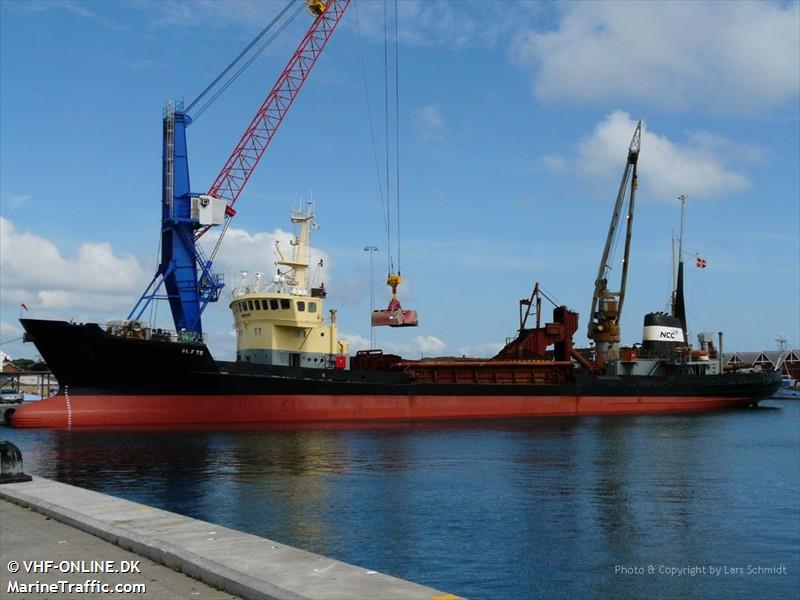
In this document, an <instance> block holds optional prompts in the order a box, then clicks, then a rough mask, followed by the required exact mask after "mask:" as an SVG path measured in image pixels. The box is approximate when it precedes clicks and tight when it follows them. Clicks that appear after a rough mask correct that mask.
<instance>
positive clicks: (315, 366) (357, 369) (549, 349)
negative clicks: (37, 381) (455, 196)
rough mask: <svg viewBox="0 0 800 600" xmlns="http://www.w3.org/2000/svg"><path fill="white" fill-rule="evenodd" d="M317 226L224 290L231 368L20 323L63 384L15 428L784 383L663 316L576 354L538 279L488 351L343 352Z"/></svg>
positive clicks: (163, 343)
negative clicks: (629, 337)
mask: <svg viewBox="0 0 800 600" xmlns="http://www.w3.org/2000/svg"><path fill="white" fill-rule="evenodd" d="M313 218H314V215H313V213H312V212H311V210H310V209H308V210H306V211H304V212H302V213H301V212H296V213H294V214H293V216H292V221H293V222H294V223H295V224H296V225H297V226H298V227H299V234H298V235H297V236H296V238H295V239H294V242H293V255H292V256H290V257H288V258H287V259H283V257H281V258H280V260H279V261H278V265H279V267H283V268H284V270H281V269H280V268H279V269H278V274H277V275H276V276H275V277H274V278H273V279H271V280H270V281H268V282H266V283H265V282H264V279H263V278H262V277H259V276H256V279H255V281H252V280H251V281H248V280H247V279H246V278H245V277H243V279H242V282H241V283H240V284H239V285H238V286H237V287H236V288H235V289H234V290H233V294H232V301H231V303H230V309H231V311H232V314H233V319H234V324H235V328H236V334H237V350H236V360H235V361H216V360H214V358H213V357H212V355H211V352H210V350H209V349H208V347H207V345H206V344H205V343H203V342H202V341H201V340H197V339H186V338H185V337H182V336H181V335H180V334H178V333H175V332H169V331H165V330H162V329H154V328H151V327H149V326H148V325H146V324H144V323H141V322H138V321H131V320H122V321H116V322H111V323H108V324H106V326H105V327H101V326H99V325H98V324H94V323H86V324H82V323H69V322H65V321H48V320H37V319H22V320H21V323H22V325H23V327H24V328H25V332H26V336H27V338H28V339H29V340H31V341H33V342H34V343H35V344H36V347H37V349H38V350H39V352H40V353H41V355H42V357H43V358H44V360H45V361H46V362H47V364H48V366H49V367H50V369H51V370H52V371H53V373H54V375H55V376H56V378H57V379H58V381H59V383H60V389H59V392H58V394H57V395H56V396H54V397H51V398H48V399H46V400H42V401H39V402H35V403H30V404H28V405H25V406H23V407H22V408H20V409H19V410H18V411H17V412H16V414H14V415H13V418H12V423H13V425H14V426H15V427H49V428H76V427H125V426H212V427H213V426H223V425H278V426H292V425H306V426H307V425H312V426H313V425H315V424H318V425H323V424H326V423H327V424H330V423H339V424H356V423H370V422H381V421H384V422H386V421H392V422H402V421H418V420H435V419H490V418H519V417H554V416H562V417H563V416H575V415H617V414H648V413H681V412H702V411H713V410H719V409H728V408H737V407H746V406H750V405H755V404H757V403H758V402H759V400H761V399H762V398H764V397H769V396H771V395H772V393H773V392H774V391H775V390H776V389H777V388H778V386H779V385H780V375H779V374H777V373H767V372H765V373H723V372H722V371H721V370H720V368H719V367H720V364H721V363H720V361H719V358H720V356H721V355H720V353H719V352H717V350H716V348H714V347H713V344H712V343H711V342H710V340H708V339H706V340H703V348H702V349H700V350H692V349H690V348H688V347H687V346H686V344H685V342H684V331H683V325H682V323H681V321H680V320H679V319H678V318H677V317H675V316H672V315H667V314H662V313H652V314H649V315H646V316H645V322H644V339H643V342H642V344H641V345H639V346H637V347H631V348H624V347H623V348H619V350H618V352H619V357H618V358H614V359H612V360H605V361H600V360H598V356H597V355H596V352H597V350H595V352H594V353H589V352H585V351H584V352H581V351H578V350H577V349H576V348H574V347H573V336H574V334H575V332H576V331H577V329H578V314H577V313H575V312H573V311H571V310H569V309H568V308H567V307H565V306H554V308H553V312H552V314H553V318H552V321H551V322H548V323H542V322H541V316H542V314H543V313H542V298H543V297H544V295H543V293H542V292H541V290H540V289H539V286H538V285H537V286H535V287H534V290H533V293H532V294H531V296H530V297H529V298H527V299H525V300H523V301H521V304H520V308H521V309H522V312H521V314H522V318H521V320H520V328H519V331H518V335H517V336H516V337H515V339H513V340H511V341H510V342H509V343H508V344H507V345H506V346H505V347H504V348H503V349H502V350H501V351H500V352H499V353H498V354H497V355H496V356H495V357H492V358H489V359H483V360H476V359H463V358H461V359H456V358H447V359H420V360H405V359H403V358H401V357H400V356H396V355H391V354H384V353H383V352H382V351H380V350H366V351H359V352H357V353H355V355H354V356H350V354H349V347H348V344H347V342H346V341H344V340H342V339H340V338H339V334H338V328H337V323H336V311H335V310H331V311H329V312H328V314H327V315H326V314H325V303H326V301H327V298H326V297H327V290H326V289H325V287H324V285H322V284H320V285H319V286H315V283H314V282H312V281H309V279H310V276H309V269H308V256H309V251H308V244H309V232H310V226H311V223H312V221H313ZM605 309H606V310H609V309H610V307H609V306H606V307H605ZM398 310H400V309H398ZM376 312H380V313H383V312H385V311H376ZM380 316H381V317H382V318H384V317H385V315H380ZM400 318H402V317H401V316H399V315H398V319H400ZM531 319H535V321H536V322H535V323H533V324H532V326H531V327H528V321H530V320H531ZM601 364H602V366H600V365H601Z"/></svg>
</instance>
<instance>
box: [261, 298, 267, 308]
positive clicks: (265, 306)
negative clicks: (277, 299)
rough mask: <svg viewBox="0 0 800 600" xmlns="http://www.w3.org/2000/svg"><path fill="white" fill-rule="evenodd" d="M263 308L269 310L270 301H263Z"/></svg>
mask: <svg viewBox="0 0 800 600" xmlns="http://www.w3.org/2000/svg"><path fill="white" fill-rule="evenodd" d="M261 310H269V303H268V302H267V301H266V300H262V301H261Z"/></svg>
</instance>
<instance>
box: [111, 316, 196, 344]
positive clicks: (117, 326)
mask: <svg viewBox="0 0 800 600" xmlns="http://www.w3.org/2000/svg"><path fill="white" fill-rule="evenodd" d="M104 329H105V332H106V333H108V334H111V335H116V336H119V337H124V338H130V339H138V340H153V341H161V342H174V343H177V344H204V343H206V340H207V334H205V333H204V334H202V335H198V334H197V333H196V332H194V331H189V330H186V329H184V330H182V331H176V330H174V329H164V328H160V327H151V326H150V325H148V324H146V323H142V322H140V321H133V320H125V321H109V322H107V323H106V324H105V326H104Z"/></svg>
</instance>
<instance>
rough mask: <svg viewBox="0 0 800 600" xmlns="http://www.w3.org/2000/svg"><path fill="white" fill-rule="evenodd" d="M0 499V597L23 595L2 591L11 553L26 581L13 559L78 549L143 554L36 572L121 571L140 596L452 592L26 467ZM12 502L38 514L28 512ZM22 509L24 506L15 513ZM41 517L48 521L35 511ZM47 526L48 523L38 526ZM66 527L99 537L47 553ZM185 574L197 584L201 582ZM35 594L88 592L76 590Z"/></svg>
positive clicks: (280, 598) (319, 599)
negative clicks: (124, 568)
mask: <svg viewBox="0 0 800 600" xmlns="http://www.w3.org/2000/svg"><path fill="white" fill-rule="evenodd" d="M0 499H2V500H6V501H8V502H12V503H14V504H17V505H19V506H8V505H7V504H6V503H2V502H0V506H2V508H3V512H2V513H1V516H2V522H3V527H2V533H3V537H2V538H1V539H0V548H1V549H2V565H0V573H2V574H3V577H2V580H0V581H2V587H3V589H2V591H0V597H3V598H6V597H7V598H14V597H31V595H30V594H19V593H13V594H8V593H7V589H8V588H7V586H8V582H9V578H11V577H16V575H12V574H9V571H8V567H9V564H8V563H9V561H17V562H18V563H19V565H20V567H21V568H20V571H19V573H18V574H17V575H18V576H19V581H20V582H22V581H23V576H24V578H25V580H26V581H31V580H34V581H35V580H36V579H37V577H33V578H31V577H30V574H29V573H24V568H23V567H24V563H23V561H29V562H30V561H33V560H38V561H41V560H51V561H54V563H56V564H58V563H59V562H60V561H62V560H67V561H75V562H78V563H80V561H81V560H82V559H84V562H85V564H83V563H82V566H83V567H88V566H90V562H91V561H111V560H113V561H116V563H115V564H116V565H119V564H123V561H126V562H125V563H124V564H129V563H127V561H130V560H137V559H139V557H143V558H145V559H148V560H149V561H152V563H151V562H148V563H147V564H145V562H144V561H142V563H141V564H140V565H139V569H140V570H141V574H132V573H131V574H124V575H123V574H121V573H96V572H92V573H89V572H88V571H85V570H84V571H83V572H81V573H78V574H76V573H69V574H63V573H62V572H55V573H53V572H51V573H49V574H42V576H41V577H38V579H40V580H41V581H42V582H45V581H49V580H50V579H52V578H55V580H54V581H56V580H70V581H75V582H81V583H82V582H84V581H85V580H91V579H96V580H99V581H107V582H109V583H113V584H117V583H120V582H123V581H125V582H134V583H147V584H148V594H147V595H146V596H141V597H145V598H146V597H150V598H165V599H167V598H209V599H210V600H216V599H217V598H232V597H234V596H238V597H240V598H244V599H257V600H306V599H308V600H361V599H364V600H368V599H386V600H395V599H397V600H406V599H408V600H458V597H457V596H454V595H452V594H447V593H444V592H440V591H437V590H435V589H433V588H430V587H426V586H423V585H419V584H416V583H412V582H409V581H404V580H402V579H398V578H396V577H391V576H389V575H384V574H382V573H378V572H376V571H371V570H368V569H364V568H361V567H357V566H354V565H349V564H347V563H343V562H340V561H337V560H333V559H330V558H327V557H324V556H320V555H318V554H313V553H311V552H306V551H304V550H300V549H297V548H293V547H291V546H286V545H284V544H279V543H278V542H273V541H271V540H268V539H265V538H260V537H257V536H254V535H250V534H246V533H242V532H239V531H235V530H233V529H228V528H226V527H220V526H218V525H213V524H211V523H207V522H205V521H200V520H197V519H192V518H189V517H184V516H182V515H178V514H175V513H171V512H168V511H165V510H160V509H157V508H153V507H150V506H145V505H142V504H137V503H135V502H130V501H128V500H123V499H121V498H114V497H112V496H107V495H105V494H101V493H98V492H93V491H90V490H86V489H83V488H78V487H75V486H71V485H67V484H63V483H58V482H56V481H51V480H48V479H43V478H40V477H34V478H33V480H32V481H30V482H25V483H6V484H2V485H0ZM20 506H21V507H27V508H30V509H32V510H33V511H36V512H37V513H40V514H41V515H44V517H40V515H33V514H30V512H29V511H25V510H24V509H20V508H19V507H20ZM20 511H22V512H20ZM22 513H27V515H25V518H23V515H22ZM46 517H49V518H50V519H52V520H55V521H58V523H57V524H54V523H52V521H46V520H45V521H42V520H41V519H44V518H46ZM12 519H13V520H12ZM7 520H8V522H7ZM43 523H46V524H47V525H43ZM64 526H68V527H66V528H63V527H64ZM61 528H63V529H61ZM48 529H50V530H52V531H49V532H48ZM75 529H77V530H80V532H85V533H87V534H91V535H92V536H96V537H95V539H96V538H101V539H102V540H106V541H107V542H109V544H103V543H102V542H100V541H99V540H96V543H97V545H96V546H93V545H92V544H91V543H90V541H87V540H91V538H86V539H83V541H82V542H81V543H83V544H85V549H86V551H85V552H82V553H80V554H75V555H72V554H70V555H69V556H68V558H65V556H66V554H65V553H64V552H59V551H56V550H53V552H52V554H51V555H47V552H49V551H50V549H51V546H50V544H51V543H52V539H55V538H59V542H60V541H62V540H66V543H69V539H71V538H72V539H78V537H74V536H78V534H79V533H80V532H75V531H74V530H75ZM37 536H38V537H39V538H40V541H39V542H37V541H36V539H37ZM28 540H30V541H28ZM48 540H50V541H48ZM76 544H77V542H76ZM112 544H113V545H114V546H112ZM61 545H62V546H64V544H61ZM115 546H118V547H119V548H116V547H115ZM120 548H122V549H123V550H127V551H129V552H132V553H134V554H135V555H138V556H137V557H136V558H135V559H131V558H130V557H128V558H127V559H126V558H122V557H121V556H120V555H119V554H115V553H114V552H119V551H120V550H119V549H120ZM67 549H68V548H67V547H65V548H63V549H59V550H67ZM112 549H113V552H112ZM153 563H155V564H153ZM160 565H163V566H164V567H166V569H164V571H169V570H170V569H171V570H173V573H172V575H174V576H175V577H177V578H178V580H175V579H173V578H172V577H167V573H166V572H161V571H157V570H156V569H157V568H158V567H159V566H160ZM91 568H94V567H91ZM161 568H162V569H163V567H161ZM185 575H188V576H189V577H191V578H194V579H196V580H199V581H201V582H203V583H205V584H207V586H202V587H201V584H199V583H198V582H197V581H192V580H191V579H189V578H187V577H185ZM151 580H152V581H151ZM155 584H158V585H159V586H160V590H156V589H154V592H153V594H152V595H151V594H149V591H150V589H151V587H150V586H151V585H155ZM208 586H211V587H208ZM180 594H184V595H180ZM35 596H36V597H42V598H48V597H50V598H60V597H92V596H91V595H87V596H85V595H84V594H83V593H81V594H80V595H77V594H76V595H67V596H60V595H58V594H37V595H35ZM97 597H100V595H98V596H97ZM104 597H108V596H107V595H104ZM134 597H135V595H134Z"/></svg>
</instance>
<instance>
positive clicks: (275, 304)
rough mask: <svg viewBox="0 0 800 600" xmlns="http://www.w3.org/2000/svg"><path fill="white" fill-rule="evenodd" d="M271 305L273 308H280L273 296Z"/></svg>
mask: <svg viewBox="0 0 800 600" xmlns="http://www.w3.org/2000/svg"><path fill="white" fill-rule="evenodd" d="M269 307H270V308H271V309H272V310H278V301H277V300H275V299H274V298H273V299H272V300H270V301H269Z"/></svg>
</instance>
